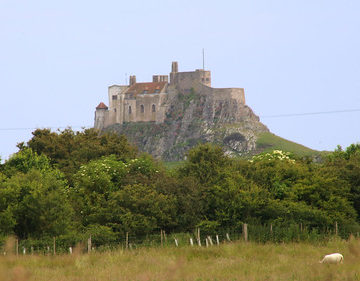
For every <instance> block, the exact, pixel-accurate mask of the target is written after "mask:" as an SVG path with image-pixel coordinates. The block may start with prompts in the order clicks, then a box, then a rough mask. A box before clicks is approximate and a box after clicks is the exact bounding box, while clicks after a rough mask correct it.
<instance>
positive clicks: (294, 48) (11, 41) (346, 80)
mask: <svg viewBox="0 0 360 281" xmlns="http://www.w3.org/2000/svg"><path fill="white" fill-rule="evenodd" d="M0 38H1V44H0V97H1V111H0V139H1V141H0V144H1V146H0V148H1V149H0V156H1V158H2V159H3V160H4V159H7V158H8V156H9V154H11V153H14V152H16V151H17V149H16V143H18V142H21V141H27V140H29V139H30V138H31V131H33V129H32V128H37V127H40V128H44V127H52V128H54V129H56V128H57V127H64V126H73V127H74V129H80V126H92V125H93V119H94V110H95V107H96V105H97V104H98V103H99V102H100V101H104V102H105V103H106V104H108V100H107V87H108V86H109V85H112V84H123V83H124V81H125V74H126V73H127V74H128V75H129V74H135V75H136V76H137V81H151V78H152V74H168V73H169V71H170V66H171V61H175V60H176V61H178V62H179V71H190V70H194V69H196V68H201V67H202V48H205V68H206V69H208V70H211V71H212V83H213V87H243V88H245V95H246V101H247V104H248V105H249V106H250V107H251V108H252V109H253V110H254V112H255V113H256V114H257V115H259V116H260V118H261V121H262V122H263V123H264V124H266V125H267V126H268V127H269V129H270V130H271V131H272V132H273V133H275V134H277V135H279V136H281V137H284V138H287V139H289V140H292V141H295V142H298V143H301V144H303V145H306V146H308V147H310V148H313V149H318V150H334V149H335V148H336V146H337V145H338V144H340V145H342V146H343V147H346V146H348V145H349V144H351V143H356V142H359V141H360V125H359V119H360V118H359V117H360V111H356V112H348V113H334V114H318V115H308V116H293V117H278V118H269V117H267V116H273V115H281V114H293V113H308V112H326V111H337V110H349V109H359V110H360V95H359V94H360V1H358V0H342V1H329V0H328V1H322V0H282V1H280V0H258V1H256V0H253V1H250V0H248V1H244V0H234V1H230V0H223V1H202V0H200V1H196V0H192V1H189V0H181V1H164V0H157V1H155V0H154V1H151V0H149V1H139V0H132V1H106V0H104V1H74V0H73V1H68V0H63V1H38V0H33V1H25V0H0ZM23 128H25V129H23ZM26 128H30V129H26ZM10 129H16V130H10Z"/></svg>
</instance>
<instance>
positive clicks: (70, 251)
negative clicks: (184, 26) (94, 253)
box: [69, 247, 72, 255]
mask: <svg viewBox="0 0 360 281" xmlns="http://www.w3.org/2000/svg"><path fill="white" fill-rule="evenodd" d="M69 253H70V255H72V247H69Z"/></svg>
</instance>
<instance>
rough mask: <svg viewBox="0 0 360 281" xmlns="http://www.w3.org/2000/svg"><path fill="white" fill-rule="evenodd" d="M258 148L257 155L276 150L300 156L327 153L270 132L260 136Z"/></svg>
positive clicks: (257, 143)
mask: <svg viewBox="0 0 360 281" xmlns="http://www.w3.org/2000/svg"><path fill="white" fill-rule="evenodd" d="M256 147H257V153H261V152H268V151H272V150H275V149H278V150H282V151H287V152H291V153H294V154H296V155H298V156H320V155H323V154H325V153H326V151H318V150H313V149H311V148H308V147H306V146H303V145H301V144H298V143H295V142H292V141H289V140H286V139H283V138H281V137H279V136H277V135H274V134H272V133H268V132H266V133H261V134H259V135H258V139H257V142H256Z"/></svg>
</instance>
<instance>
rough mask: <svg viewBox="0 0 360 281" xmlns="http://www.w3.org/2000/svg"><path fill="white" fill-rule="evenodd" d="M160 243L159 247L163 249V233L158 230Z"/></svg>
mask: <svg viewBox="0 0 360 281" xmlns="http://www.w3.org/2000/svg"><path fill="white" fill-rule="evenodd" d="M160 241H161V247H163V231H162V229H161V230H160Z"/></svg>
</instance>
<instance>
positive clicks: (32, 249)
mask: <svg viewBox="0 0 360 281" xmlns="http://www.w3.org/2000/svg"><path fill="white" fill-rule="evenodd" d="M33 254H34V247H33V246H31V255H33Z"/></svg>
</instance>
